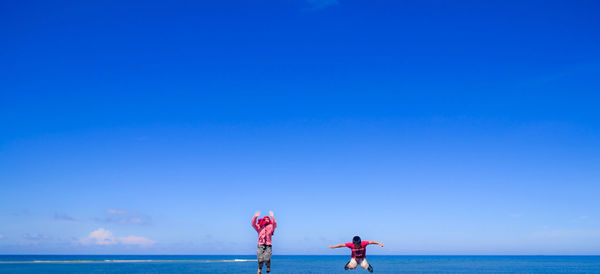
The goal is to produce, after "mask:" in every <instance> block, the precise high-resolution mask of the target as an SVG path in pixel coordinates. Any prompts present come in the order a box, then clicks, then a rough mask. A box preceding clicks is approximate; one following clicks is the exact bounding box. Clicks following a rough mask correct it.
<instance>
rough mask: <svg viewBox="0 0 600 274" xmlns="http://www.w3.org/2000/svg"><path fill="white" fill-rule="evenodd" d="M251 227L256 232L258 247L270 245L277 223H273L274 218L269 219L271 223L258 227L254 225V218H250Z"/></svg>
mask: <svg viewBox="0 0 600 274" xmlns="http://www.w3.org/2000/svg"><path fill="white" fill-rule="evenodd" d="M252 227H254V229H255V230H256V232H258V244H259V245H271V237H272V236H273V232H275V228H277V222H275V218H271V223H270V224H268V225H266V226H263V227H259V226H258V224H257V223H256V216H254V218H252Z"/></svg>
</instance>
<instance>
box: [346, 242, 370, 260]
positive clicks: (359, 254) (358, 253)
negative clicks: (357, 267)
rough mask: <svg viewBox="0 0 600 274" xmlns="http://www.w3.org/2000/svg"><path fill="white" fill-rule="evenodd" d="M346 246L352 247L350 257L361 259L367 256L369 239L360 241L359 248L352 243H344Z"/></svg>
mask: <svg viewBox="0 0 600 274" xmlns="http://www.w3.org/2000/svg"><path fill="white" fill-rule="evenodd" d="M345 245H346V247H347V248H350V249H352V258H356V259H361V258H364V257H365V256H367V248H366V246H367V245H369V241H362V242H360V248H356V247H355V246H354V244H353V243H346V244H345Z"/></svg>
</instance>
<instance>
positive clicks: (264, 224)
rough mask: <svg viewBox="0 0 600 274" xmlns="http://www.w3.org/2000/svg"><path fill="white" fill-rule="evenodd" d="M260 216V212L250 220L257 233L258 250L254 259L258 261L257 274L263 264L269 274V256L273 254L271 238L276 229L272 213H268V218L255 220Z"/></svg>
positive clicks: (260, 271)
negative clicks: (265, 264)
mask: <svg viewBox="0 0 600 274" xmlns="http://www.w3.org/2000/svg"><path fill="white" fill-rule="evenodd" d="M259 215H260V211H257V212H256V213H254V217H253V218H252V227H254V230H256V232H258V249H257V250H256V257H257V259H258V274H260V273H262V267H263V264H264V263H267V273H269V272H271V255H272V253H273V251H272V247H273V244H272V242H271V238H272V237H273V233H274V232H275V228H277V222H276V221H275V217H274V216H273V211H269V216H270V217H269V216H265V217H263V218H261V219H259V220H256V219H257V218H258V216H259Z"/></svg>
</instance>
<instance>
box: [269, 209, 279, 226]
mask: <svg viewBox="0 0 600 274" xmlns="http://www.w3.org/2000/svg"><path fill="white" fill-rule="evenodd" d="M269 216H271V222H273V229H275V228H277V222H276V221H275V216H273V211H269Z"/></svg>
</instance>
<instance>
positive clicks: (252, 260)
mask: <svg viewBox="0 0 600 274" xmlns="http://www.w3.org/2000/svg"><path fill="white" fill-rule="evenodd" d="M241 262H256V259H228V260H227V259H226V260H108V259H106V260H33V261H0V264H97V263H241Z"/></svg>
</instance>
